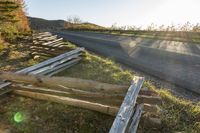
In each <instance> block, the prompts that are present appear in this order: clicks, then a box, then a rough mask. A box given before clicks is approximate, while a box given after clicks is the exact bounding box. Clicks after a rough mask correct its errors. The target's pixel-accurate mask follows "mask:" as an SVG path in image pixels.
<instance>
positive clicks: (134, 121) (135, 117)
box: [127, 104, 143, 133]
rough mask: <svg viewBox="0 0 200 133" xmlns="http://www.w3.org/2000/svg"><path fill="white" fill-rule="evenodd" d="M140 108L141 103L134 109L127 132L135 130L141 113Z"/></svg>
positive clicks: (130, 132) (134, 132)
mask: <svg viewBox="0 0 200 133" xmlns="http://www.w3.org/2000/svg"><path fill="white" fill-rule="evenodd" d="M142 110H143V104H140V105H137V107H136V109H135V113H134V115H133V117H132V119H131V124H130V127H129V129H127V130H128V133H136V132H137V127H138V124H139V122H140V117H141V115H142Z"/></svg>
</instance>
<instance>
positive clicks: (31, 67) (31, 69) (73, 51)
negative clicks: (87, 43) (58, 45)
mask: <svg viewBox="0 0 200 133" xmlns="http://www.w3.org/2000/svg"><path fill="white" fill-rule="evenodd" d="M82 51H84V48H77V49H75V50H72V51H70V52H67V53H64V54H61V55H59V56H57V57H54V58H51V59H48V60H46V61H44V62H41V63H39V64H36V65H33V66H30V67H28V68H25V69H22V70H20V71H17V72H16V73H28V72H31V71H33V70H36V69H38V68H41V67H44V66H46V65H49V64H51V63H53V62H56V61H58V60H61V59H63V58H66V57H68V56H71V55H73V54H76V53H78V52H82Z"/></svg>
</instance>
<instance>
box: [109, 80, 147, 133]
mask: <svg viewBox="0 0 200 133" xmlns="http://www.w3.org/2000/svg"><path fill="white" fill-rule="evenodd" d="M143 82H144V78H143V77H135V78H134V79H133V83H132V85H131V86H130V87H129V89H128V92H127V94H126V96H125V98H124V101H123V103H122V105H121V107H120V109H119V112H118V114H117V116H116V118H115V120H114V122H113V125H112V127H111V129H110V132H109V133H125V132H127V131H130V133H135V132H134V131H136V130H137V125H138V124H137V123H138V121H139V119H137V118H138V115H136V116H134V114H138V109H140V110H141V109H142V106H143V105H139V107H140V108H138V107H137V105H136V100H137V96H138V94H139V91H140V89H141V87H142V85H143ZM132 117H133V119H131V118H132ZM131 122H132V124H131V125H132V127H130V126H129V125H130V123H131ZM129 129H132V130H129Z"/></svg>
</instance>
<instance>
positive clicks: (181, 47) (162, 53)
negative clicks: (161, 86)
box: [56, 31, 200, 94]
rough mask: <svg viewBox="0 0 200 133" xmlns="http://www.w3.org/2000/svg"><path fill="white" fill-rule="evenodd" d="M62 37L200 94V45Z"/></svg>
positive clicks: (95, 36)
mask: <svg viewBox="0 0 200 133" xmlns="http://www.w3.org/2000/svg"><path fill="white" fill-rule="evenodd" d="M56 34H58V35H59V36H60V37H63V38H64V39H65V40H68V41H71V42H73V43H75V44H77V45H79V46H82V47H85V48H86V49H88V50H90V51H92V52H94V53H97V54H100V55H104V56H106V57H109V58H112V59H114V60H116V61H118V62H120V63H122V64H124V65H126V66H128V67H131V68H135V69H139V70H141V71H143V72H145V73H147V74H150V75H152V76H155V77H158V78H160V79H163V80H166V81H169V82H171V83H173V84H175V85H178V86H180V87H182V88H185V89H188V90H190V91H193V92H196V93H199V94H200V45H198V44H188V43H185V42H176V41H166V40H157V39H144V38H139V37H128V36H118V35H110V34H102V33H93V32H77V31H62V32H59V33H56Z"/></svg>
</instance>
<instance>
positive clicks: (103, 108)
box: [13, 90, 119, 116]
mask: <svg viewBox="0 0 200 133" xmlns="http://www.w3.org/2000/svg"><path fill="white" fill-rule="evenodd" d="M13 92H14V93H15V94H19V95H23V96H26V97H30V98H36V99H40V100H48V101H51V102H56V103H62V104H67V105H70V106H74V107H81V108H84V109H89V110H93V111H97V112H101V113H104V114H108V115H111V116H115V115H116V113H117V112H118V110H119V108H118V107H113V106H108V105H103V104H98V103H92V102H88V101H84V100H77V99H73V98H68V97H61V96H55V95H50V94H42V93H36V92H28V91H22V90H14V91H13Z"/></svg>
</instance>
